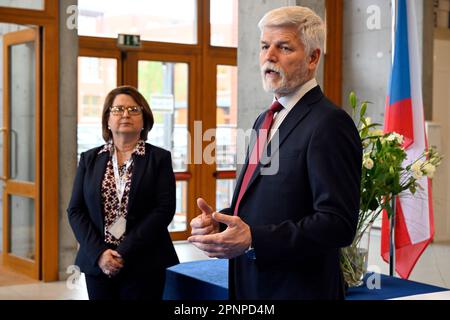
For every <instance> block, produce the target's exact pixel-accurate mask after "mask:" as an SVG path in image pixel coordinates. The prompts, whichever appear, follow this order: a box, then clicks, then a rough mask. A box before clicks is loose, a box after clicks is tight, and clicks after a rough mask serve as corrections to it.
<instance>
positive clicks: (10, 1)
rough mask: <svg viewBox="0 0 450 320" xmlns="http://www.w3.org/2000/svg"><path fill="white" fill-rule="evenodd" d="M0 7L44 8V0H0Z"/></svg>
mask: <svg viewBox="0 0 450 320" xmlns="http://www.w3.org/2000/svg"><path fill="white" fill-rule="evenodd" d="M0 7H10V8H20V9H31V10H44V0H20V1H17V0H0Z"/></svg>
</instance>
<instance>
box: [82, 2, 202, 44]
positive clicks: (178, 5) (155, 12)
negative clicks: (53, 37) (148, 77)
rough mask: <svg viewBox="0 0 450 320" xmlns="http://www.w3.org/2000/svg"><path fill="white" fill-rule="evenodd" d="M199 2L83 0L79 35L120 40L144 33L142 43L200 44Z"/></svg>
mask: <svg viewBox="0 0 450 320" xmlns="http://www.w3.org/2000/svg"><path fill="white" fill-rule="evenodd" d="M196 3H197V1H196V0H164V1H160V0H146V1H142V0H127V1H125V2H123V1H119V0H96V1H92V0H79V1H78V13H79V15H78V34H79V35H84V36H96V37H110V38H117V35H118V34H119V33H126V34H140V35H141V39H142V40H151V41H162V42H178V43H187V44H195V43H197V22H196V20H197V4H196Z"/></svg>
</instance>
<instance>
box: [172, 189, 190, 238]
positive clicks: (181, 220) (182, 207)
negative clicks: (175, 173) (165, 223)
mask: <svg viewBox="0 0 450 320" xmlns="http://www.w3.org/2000/svg"><path fill="white" fill-rule="evenodd" d="M187 189H188V184H187V182H186V181H177V189H176V193H177V209H176V211H175V212H176V213H175V216H174V217H173V220H172V222H171V223H170V224H169V231H170V232H174V231H186V230H187V196H188V195H187V191H188V190H187Z"/></svg>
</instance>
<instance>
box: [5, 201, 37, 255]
mask: <svg viewBox="0 0 450 320" xmlns="http://www.w3.org/2000/svg"><path fill="white" fill-rule="evenodd" d="M8 211H9V215H10V218H9V219H10V220H9V221H10V223H11V225H10V228H9V229H10V230H11V234H10V238H9V243H10V247H9V252H10V253H12V254H13V255H15V256H18V257H22V258H26V259H31V260H34V259H35V256H34V254H35V244H36V242H35V241H36V234H35V220H34V200H33V199H31V198H25V197H20V196H9V210H8Z"/></svg>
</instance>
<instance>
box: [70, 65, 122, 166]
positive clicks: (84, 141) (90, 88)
mask: <svg viewBox="0 0 450 320" xmlns="http://www.w3.org/2000/svg"><path fill="white" fill-rule="evenodd" d="M116 84H117V60H116V59H111V58H92V57H79V58H78V127H77V129H78V133H77V140H78V157H79V156H80V154H81V152H83V151H86V150H89V149H91V148H94V147H97V146H99V145H102V144H104V143H105V141H104V140H103V138H102V110H103V102H104V101H105V98H106V95H107V94H108V92H109V91H111V90H112V89H114V88H115V87H116Z"/></svg>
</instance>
